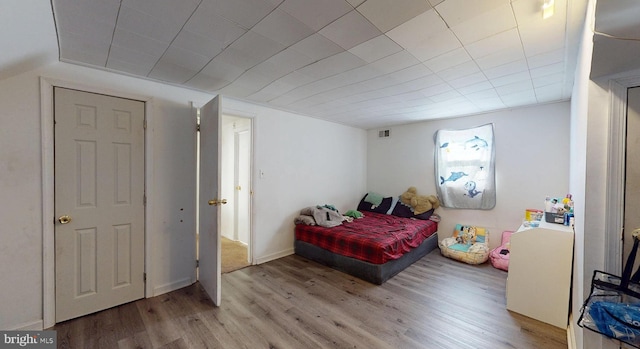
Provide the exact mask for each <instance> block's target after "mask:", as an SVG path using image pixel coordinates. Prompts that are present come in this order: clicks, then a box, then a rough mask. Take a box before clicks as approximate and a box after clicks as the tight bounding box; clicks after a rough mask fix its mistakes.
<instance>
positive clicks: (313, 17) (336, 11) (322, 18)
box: [279, 0, 353, 31]
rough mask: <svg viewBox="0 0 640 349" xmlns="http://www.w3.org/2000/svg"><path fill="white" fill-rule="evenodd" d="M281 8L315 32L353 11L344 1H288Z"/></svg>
mask: <svg viewBox="0 0 640 349" xmlns="http://www.w3.org/2000/svg"><path fill="white" fill-rule="evenodd" d="M279 8H280V9H282V10H283V11H285V12H287V13H288V14H290V15H292V16H293V17H295V18H297V19H298V20H299V21H300V22H302V23H304V24H305V25H307V26H308V27H310V28H311V29H313V30H315V31H318V30H320V29H322V28H324V26H326V25H327V24H329V23H331V22H333V21H335V20H336V19H338V18H340V17H342V16H343V15H344V14H346V13H347V12H349V11H351V10H353V6H351V5H350V4H349V3H348V2H347V1H344V0H314V1H305V0H286V1H284V2H283V3H282V5H280V7H279Z"/></svg>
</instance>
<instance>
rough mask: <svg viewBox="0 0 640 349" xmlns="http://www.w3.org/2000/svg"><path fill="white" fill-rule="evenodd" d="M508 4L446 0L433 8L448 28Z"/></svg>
mask: <svg viewBox="0 0 640 349" xmlns="http://www.w3.org/2000/svg"><path fill="white" fill-rule="evenodd" d="M509 2H510V1H509V0H482V1H469V0H447V1H443V2H442V3H440V4H438V5H437V6H436V7H435V8H436V10H437V11H438V13H440V16H442V18H443V19H444V20H445V22H447V24H448V25H449V26H450V27H454V26H456V25H459V24H461V23H463V22H465V21H468V20H470V19H472V18H474V17H476V16H478V15H479V14H482V13H485V12H488V11H491V10H493V9H495V8H496V7H499V6H502V5H505V4H507V5H508V4H509Z"/></svg>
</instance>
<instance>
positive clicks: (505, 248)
mask: <svg viewBox="0 0 640 349" xmlns="http://www.w3.org/2000/svg"><path fill="white" fill-rule="evenodd" d="M511 234H513V232H512V231H508V230H507V231H503V232H502V242H501V244H500V246H498V247H496V248H494V249H493V250H491V252H490V253H489V259H490V260H491V265H493V266H494V267H495V268H498V269H501V270H504V271H509V255H510V253H509V248H510V247H511V246H510V244H511Z"/></svg>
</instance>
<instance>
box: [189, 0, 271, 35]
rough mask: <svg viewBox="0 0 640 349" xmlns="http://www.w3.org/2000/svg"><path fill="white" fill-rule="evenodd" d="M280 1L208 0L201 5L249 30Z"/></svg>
mask: <svg viewBox="0 0 640 349" xmlns="http://www.w3.org/2000/svg"><path fill="white" fill-rule="evenodd" d="M278 3H279V2H275V1H264V0H234V1H227V0H208V1H203V2H202V5H201V7H205V6H209V7H211V8H212V9H213V12H214V13H216V14H218V15H219V16H221V17H224V18H226V19H229V20H231V21H234V22H236V23H238V24H239V25H240V26H242V27H243V28H244V29H247V30H248V29H251V28H252V27H253V26H254V25H256V24H257V23H258V22H260V20H262V19H263V18H264V17H266V16H267V15H268V14H269V13H271V11H273V10H274V9H275V8H276V7H277V5H278Z"/></svg>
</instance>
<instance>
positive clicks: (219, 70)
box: [201, 58, 245, 81]
mask: <svg viewBox="0 0 640 349" xmlns="http://www.w3.org/2000/svg"><path fill="white" fill-rule="evenodd" d="M244 71H245V69H242V68H240V67H238V66H235V65H233V64H229V63H226V62H223V61H221V60H219V59H218V58H214V59H213V60H212V61H211V62H209V63H208V64H207V65H206V66H205V67H204V68H202V71H201V73H203V74H205V75H208V76H210V77H216V78H219V79H221V80H226V81H233V80H235V79H237V78H238V77H239V76H240V75H242V73H244Z"/></svg>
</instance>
